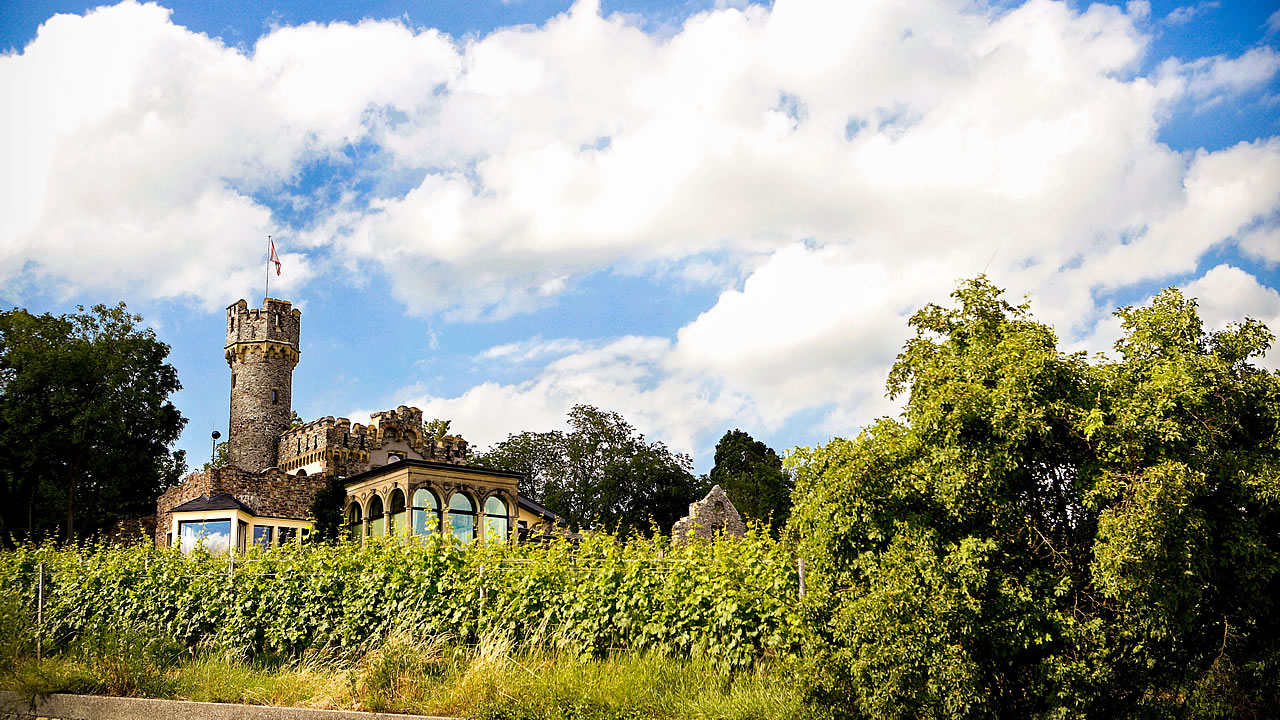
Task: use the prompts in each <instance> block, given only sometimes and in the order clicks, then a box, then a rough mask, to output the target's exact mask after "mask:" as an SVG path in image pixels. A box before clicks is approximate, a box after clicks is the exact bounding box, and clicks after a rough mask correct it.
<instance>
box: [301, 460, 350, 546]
mask: <svg viewBox="0 0 1280 720" xmlns="http://www.w3.org/2000/svg"><path fill="white" fill-rule="evenodd" d="M346 501H347V488H346V486H345V485H344V484H343V479H342V478H340V477H338V476H337V475H329V476H328V477H327V478H325V485H324V487H322V488H320V490H319V491H317V492H316V494H315V497H313V498H312V499H311V510H310V513H309V514H310V516H311V519H312V521H313V525H312V532H311V538H312V539H313V540H315V541H318V542H326V541H330V540H337V539H339V538H340V537H342V528H343V522H342V521H343V517H342V506H343V504H344V503H346Z"/></svg>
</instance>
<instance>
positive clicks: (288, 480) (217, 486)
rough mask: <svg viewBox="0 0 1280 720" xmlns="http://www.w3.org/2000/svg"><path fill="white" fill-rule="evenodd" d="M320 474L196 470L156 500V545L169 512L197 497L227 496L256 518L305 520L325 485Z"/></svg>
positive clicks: (169, 522)
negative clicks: (224, 494) (296, 474)
mask: <svg viewBox="0 0 1280 720" xmlns="http://www.w3.org/2000/svg"><path fill="white" fill-rule="evenodd" d="M325 482H326V480H325V477H324V476H323V475H314V476H311V477H298V476H295V475H289V474H287V473H285V472H284V471H283V470H279V469H275V468H273V469H270V470H263V471H260V472H253V471H250V470H244V469H241V468H238V467H220V468H213V469H212V470H209V471H197V472H194V473H191V474H190V475H188V476H187V477H186V478H184V479H183V481H182V484H181V485H175V486H173V487H171V488H169V489H168V490H166V491H165V493H164V494H163V495H161V496H160V499H159V500H158V501H156V542H157V543H158V544H163V543H164V539H165V534H166V533H168V532H169V527H170V526H171V525H172V524H173V522H172V520H173V516H172V515H171V514H170V512H169V511H170V510H172V509H173V508H175V507H178V506H179V505H181V504H182V503H184V502H187V501H188V500H194V499H196V498H198V497H200V496H201V495H216V494H217V493H222V492H225V493H231V494H232V495H234V496H235V497H236V499H237V500H239V501H240V502H242V503H244V504H245V505H248V506H249V507H250V508H251V509H252V510H253V511H254V513H255V514H257V515H258V516H259V517H282V518H299V519H300V518H305V517H307V516H308V515H309V514H310V512H311V502H312V500H313V499H314V498H315V494H316V493H317V492H319V491H320V489H321V488H323V487H324V486H325Z"/></svg>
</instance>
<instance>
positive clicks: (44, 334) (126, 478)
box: [0, 303, 186, 544]
mask: <svg viewBox="0 0 1280 720" xmlns="http://www.w3.org/2000/svg"><path fill="white" fill-rule="evenodd" d="M140 321H141V318H140V317H138V316H137V315H131V314H129V313H128V312H127V310H126V309H125V306H124V303H121V304H120V305H118V306H116V307H112V308H108V307H106V306H103V305H97V306H94V307H93V309H92V310H91V311H89V312H84V309H83V308H80V312H79V313H77V314H73V315H62V316H53V315H49V314H44V315H33V314H31V313H29V312H27V311H26V310H22V309H14V310H10V311H7V312H4V313H0V493H3V496H2V497H0V536H2V537H0V539H2V540H3V542H5V543H6V544H12V543H13V541H14V539H15V537H18V536H40V535H49V534H53V533H55V532H58V533H60V534H61V536H62V537H63V538H73V537H84V536H87V535H90V534H93V533H95V532H98V531H102V530H106V529H108V528H110V527H111V525H112V524H113V523H114V522H115V521H116V520H118V519H120V518H122V517H128V516H140V515H147V514H150V513H153V512H154V511H155V500H156V497H157V496H158V495H159V494H160V492H161V491H162V490H163V489H164V488H165V487H167V486H169V485H171V484H173V483H175V482H177V480H178V478H179V477H181V475H182V473H183V472H185V470H186V465H185V461H184V458H183V457H182V453H181V452H177V453H170V451H169V446H170V444H172V443H173V442H174V441H175V440H177V438H178V434H179V432H181V430H182V426H183V424H184V423H185V422H186V421H185V420H184V419H183V418H182V415H181V414H180V413H179V412H178V409H177V408H176V407H174V405H173V404H172V403H171V402H169V395H170V394H171V393H173V392H174V391H176V390H178V389H179V388H180V387H181V385H180V384H179V382H178V375H177V372H176V371H175V370H174V368H173V366H172V365H169V364H168V363H167V362H165V358H166V357H167V356H168V354H169V347H168V346H167V345H165V344H164V343H162V342H160V341H158V340H157V339H156V336H155V333H154V332H153V331H151V330H149V329H140V328H138V327H137V323H139V322H140Z"/></svg>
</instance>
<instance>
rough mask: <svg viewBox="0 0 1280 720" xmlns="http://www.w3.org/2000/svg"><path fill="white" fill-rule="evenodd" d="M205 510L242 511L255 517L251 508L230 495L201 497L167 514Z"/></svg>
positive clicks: (220, 494) (221, 494)
mask: <svg viewBox="0 0 1280 720" xmlns="http://www.w3.org/2000/svg"><path fill="white" fill-rule="evenodd" d="M206 510H243V511H244V512H247V513H249V514H250V515H257V513H255V512H254V511H253V508H251V507H249V506H248V505H245V504H244V503H242V502H240V501H239V500H237V499H235V497H233V496H232V495H231V493H218V494H216V495H201V496H200V497H198V498H196V499H195V500H188V501H186V502H184V503H182V504H181V505H179V506H178V507H176V508H174V509H172V510H170V511H169V512H204V511H206Z"/></svg>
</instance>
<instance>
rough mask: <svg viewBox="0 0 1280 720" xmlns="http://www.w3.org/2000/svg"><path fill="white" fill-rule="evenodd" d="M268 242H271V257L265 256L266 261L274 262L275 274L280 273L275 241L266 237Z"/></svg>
mask: <svg viewBox="0 0 1280 720" xmlns="http://www.w3.org/2000/svg"><path fill="white" fill-rule="evenodd" d="M268 242H270V243H271V257H269V258H267V262H273V263H275V264H276V275H279V274H280V257H279V256H278V255H276V241H275V240H271V239H270V238H268Z"/></svg>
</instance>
